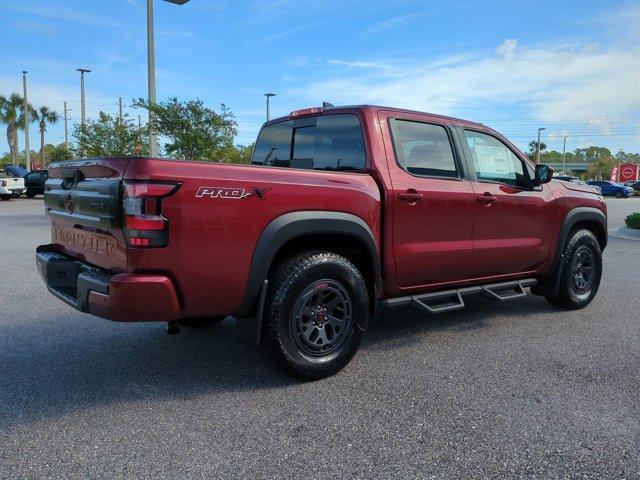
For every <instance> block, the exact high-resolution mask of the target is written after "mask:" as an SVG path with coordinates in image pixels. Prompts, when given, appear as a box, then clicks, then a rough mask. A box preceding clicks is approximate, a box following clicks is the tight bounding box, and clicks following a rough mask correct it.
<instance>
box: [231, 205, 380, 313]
mask: <svg viewBox="0 0 640 480" xmlns="http://www.w3.org/2000/svg"><path fill="white" fill-rule="evenodd" d="M314 234H323V235H326V234H337V235H348V236H351V237H354V238H355V239H357V240H360V241H361V242H362V244H363V245H364V246H365V248H366V250H367V254H368V256H369V258H370V260H371V262H372V266H373V273H374V275H375V276H374V278H375V279H376V288H379V287H380V283H381V267H380V255H379V253H378V247H377V245H376V242H375V238H374V236H373V233H372V232H371V229H370V228H369V226H368V225H367V224H366V223H365V221H364V220H362V219H361V218H360V217H357V216H356V215H352V214H350V213H343V212H332V211H323V210H312V211H300V212H292V213H286V214H284V215H281V216H279V217H277V218H275V219H274V220H272V221H271V222H270V223H269V224H268V225H267V226H266V227H265V228H264V230H263V231H262V233H261V234H260V237H259V238H258V242H257V243H256V248H255V250H254V252H253V259H252V261H251V267H250V269H249V275H248V278H247V286H246V289H245V295H244V300H243V302H242V306H241V308H240V312H239V315H240V316H243V315H246V314H248V313H249V312H250V311H251V310H252V309H253V307H255V305H256V303H257V302H258V300H259V297H260V290H261V288H262V286H263V284H264V281H265V280H266V279H267V276H268V274H269V268H270V267H271V262H272V261H273V259H274V257H275V256H276V254H277V253H278V251H279V250H280V248H282V246H283V245H285V244H286V243H287V242H289V241H291V240H294V239H295V238H298V237H303V236H308V235H314Z"/></svg>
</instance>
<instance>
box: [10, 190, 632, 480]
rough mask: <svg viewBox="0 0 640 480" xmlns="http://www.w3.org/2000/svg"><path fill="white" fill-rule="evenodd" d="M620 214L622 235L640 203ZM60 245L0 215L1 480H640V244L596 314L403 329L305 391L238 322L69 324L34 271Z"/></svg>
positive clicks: (476, 313) (19, 210) (608, 281)
mask: <svg viewBox="0 0 640 480" xmlns="http://www.w3.org/2000/svg"><path fill="white" fill-rule="evenodd" d="M609 205H610V230H615V228H617V227H618V226H620V225H621V224H622V219H623V218H624V216H625V215H626V214H628V213H630V212H631V211H633V210H635V211H640V198H634V199H628V200H611V201H610V202H609ZM49 236H50V234H49V227H48V221H47V219H46V218H45V216H44V215H43V208H42V201H41V200H39V199H34V200H29V199H24V198H23V199H20V200H17V201H15V200H12V201H10V202H2V203H0V258H1V260H0V271H1V272H2V273H3V276H2V280H0V365H1V367H2V368H1V369H0V478H7V479H13V478H38V479H40V478H106V477H116V478H124V477H126V478H133V477H141V478H223V479H232V478H243V479H244V478H251V479H257V478H265V479H267V478H269V479H271V478H292V479H293V478H295V479H300V478H309V479H312V478H319V479H320V478H323V479H325V478H402V479H405V478H438V479H441V478H525V477H536V478H628V479H630V478H640V400H639V399H640V315H639V312H640V295H639V291H640V288H639V286H640V241H634V240H625V239H620V238H615V237H611V238H610V243H609V246H608V248H607V250H606V251H605V254H604V264H605V267H604V276H603V280H602V286H601V290H600V293H599V294H598V296H597V297H596V299H595V300H594V302H593V303H592V304H591V305H590V306H589V307H588V308H587V309H585V310H582V311H577V312H565V311H561V310H557V309H555V308H553V307H551V306H549V305H548V304H547V303H546V302H545V301H544V300H543V299H541V298H539V297H534V296H528V297H526V298H524V299H522V300H518V301H515V302H512V303H506V304H497V303H491V302H490V301H488V300H485V299H482V298H474V299H470V301H469V304H470V308H468V309H467V310H464V311H461V312H455V313H450V314H443V315H442V316H438V317H425V316H423V315H422V314H419V313H416V312H414V311H412V310H408V309H404V310H395V311H391V312H388V313H385V314H384V315H382V316H381V317H380V318H379V319H378V320H377V321H376V323H375V324H374V325H372V327H371V329H370V331H369V333H368V335H367V337H366V340H365V342H364V345H363V347H362V348H361V351H360V353H359V355H358V356H357V357H356V358H355V359H354V361H353V362H352V363H351V364H350V365H349V366H348V367H347V368H346V369H345V370H344V371H343V372H342V373H340V374H338V375H336V376H334V377H332V378H329V379H326V380H322V381H318V382H314V383H298V382H296V381H293V380H291V379H290V378H288V377H287V376H285V375H284V374H282V373H281V372H280V371H279V370H277V369H275V368H274V366H273V365H271V364H270V363H268V362H265V360H264V359H263V358H262V356H261V354H260V353H259V352H256V351H253V350H251V349H250V348H248V347H246V346H245V345H244V344H242V343H241V342H240V341H239V340H238V339H236V337H235V336H234V334H233V331H232V320H231V319H228V320H227V321H225V322H224V323H223V324H221V325H218V326H215V327H212V328H209V329H205V330H201V331H194V330H187V329H184V330H183V333H182V334H180V335H177V336H168V335H166V334H165V333H164V326H163V325H161V324H131V325H126V324H117V323H111V322H108V321H104V320H100V319H97V318H93V317H90V316H87V315H84V314H80V313H78V312H76V311H74V310H73V309H71V308H70V307H68V306H66V305H64V304H63V303H61V302H60V301H58V300H57V299H55V298H54V297H52V296H51V295H50V294H49V293H48V292H47V291H46V289H45V287H44V285H43V284H42V282H41V280H40V278H39V277H38V275H37V273H36V271H35V267H34V250H35V247H36V246H37V245H38V244H41V243H46V242H47V241H48V239H49ZM212 288H213V286H212Z"/></svg>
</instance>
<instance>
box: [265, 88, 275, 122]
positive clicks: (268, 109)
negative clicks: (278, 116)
mask: <svg viewBox="0 0 640 480" xmlns="http://www.w3.org/2000/svg"><path fill="white" fill-rule="evenodd" d="M264 96H265V97H267V122H268V121H269V120H270V119H271V109H270V104H269V100H270V99H271V97H275V96H276V94H275V93H265V94H264Z"/></svg>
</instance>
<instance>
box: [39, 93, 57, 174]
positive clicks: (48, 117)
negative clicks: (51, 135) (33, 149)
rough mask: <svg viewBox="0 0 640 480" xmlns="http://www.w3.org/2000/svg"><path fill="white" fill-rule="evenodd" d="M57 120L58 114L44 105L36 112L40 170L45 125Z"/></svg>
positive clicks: (43, 160)
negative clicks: (38, 132)
mask: <svg viewBox="0 0 640 480" xmlns="http://www.w3.org/2000/svg"><path fill="white" fill-rule="evenodd" d="M58 118H59V116H58V114H57V113H56V112H55V111H53V110H51V109H50V108H49V107H47V106H46V105H43V106H42V107H40V108H39V109H38V110H37V111H36V121H37V122H38V125H39V126H40V161H41V162H42V168H44V166H45V158H44V132H46V131H47V123H50V124H51V125H53V124H54V123H56V122H57V121H58Z"/></svg>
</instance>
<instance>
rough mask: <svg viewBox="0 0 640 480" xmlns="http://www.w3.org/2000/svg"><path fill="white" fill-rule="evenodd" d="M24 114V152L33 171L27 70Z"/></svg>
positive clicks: (24, 76) (24, 73) (27, 165)
mask: <svg viewBox="0 0 640 480" xmlns="http://www.w3.org/2000/svg"><path fill="white" fill-rule="evenodd" d="M22 101H23V104H22V116H23V117H24V154H25V163H26V167H27V170H28V171H31V147H30V146H29V122H30V121H31V118H30V115H29V101H28V100H27V71H26V70H23V71H22Z"/></svg>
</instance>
